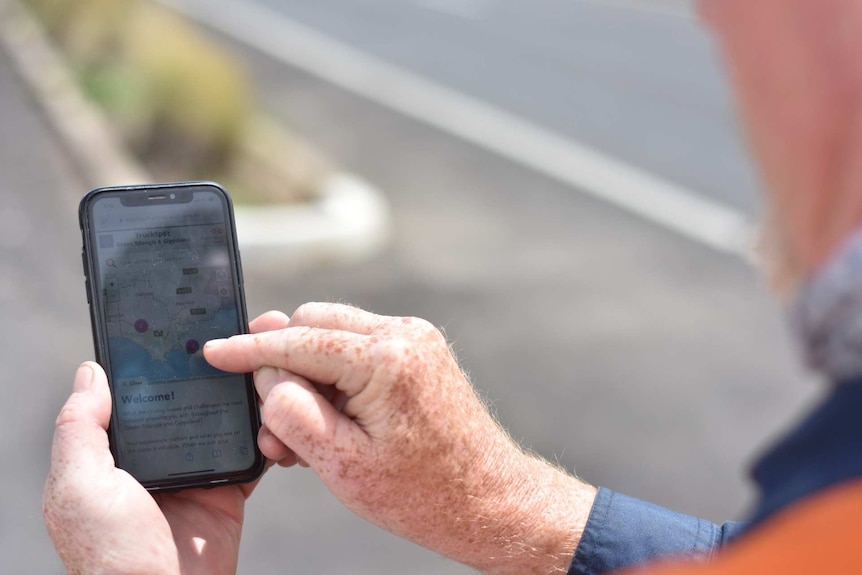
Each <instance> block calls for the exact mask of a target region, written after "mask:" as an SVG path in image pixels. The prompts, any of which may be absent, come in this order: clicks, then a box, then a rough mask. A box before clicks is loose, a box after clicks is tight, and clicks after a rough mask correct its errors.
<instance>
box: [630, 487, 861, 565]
mask: <svg viewBox="0 0 862 575" xmlns="http://www.w3.org/2000/svg"><path fill="white" fill-rule="evenodd" d="M773 573H774V574H776V575H803V574H804V575H821V574H822V575H839V574H851V573H852V574H859V575H862V480H854V481H853V482H849V483H844V484H841V485H838V486H836V487H833V488H831V489H828V490H826V491H824V492H821V493H818V494H815V495H811V496H809V497H806V498H805V499H803V500H802V501H800V502H798V503H796V504H794V505H792V506H790V507H788V508H787V509H785V510H783V511H781V512H779V513H777V514H776V515H775V516H773V517H772V518H770V519H769V520H767V521H766V522H764V523H763V524H761V525H759V526H758V527H757V528H755V529H753V530H752V531H751V532H750V533H748V534H746V535H744V536H743V537H740V539H738V540H737V541H735V542H734V543H732V544H730V545H728V546H727V547H726V548H724V549H723V550H721V551H720V552H718V553H717V555H716V556H715V557H714V558H713V559H711V560H709V561H701V562H677V563H657V564H651V565H646V566H640V567H638V568H636V569H631V570H626V571H624V575H635V574H637V575H739V574H753V575H769V574H773ZM621 575H622V574H621Z"/></svg>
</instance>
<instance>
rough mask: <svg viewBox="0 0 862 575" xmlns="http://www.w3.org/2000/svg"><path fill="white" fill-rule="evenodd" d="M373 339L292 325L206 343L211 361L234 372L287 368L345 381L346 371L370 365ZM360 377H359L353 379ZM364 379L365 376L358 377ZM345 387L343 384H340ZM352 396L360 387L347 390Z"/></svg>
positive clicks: (322, 380) (320, 378)
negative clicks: (368, 358)
mask: <svg viewBox="0 0 862 575" xmlns="http://www.w3.org/2000/svg"><path fill="white" fill-rule="evenodd" d="M372 343H373V342H372V341H371V338H369V337H368V336H365V335H361V334H357V333H351V332H346V331H339V330H329V329H320V328H312V327H289V328H285V329H282V330H278V331H269V332H263V333H258V334H251V335H236V336H233V337H231V338H229V339H220V340H212V341H209V342H207V344H206V345H205V346H204V355H205V357H206V359H207V361H208V362H210V364H212V365H213V366H214V367H217V368H219V369H223V370H225V371H232V372H249V371H257V370H259V369H261V368H262V367H266V366H269V367H277V368H281V369H285V370H287V371H290V372H292V373H295V374H297V375H300V376H302V377H305V378H306V379H308V380H311V381H312V382H314V383H321V384H327V385H336V384H339V383H342V384H344V385H347V386H348V387H350V386H349V382H348V383H345V382H344V381H343V380H344V379H345V377H344V376H345V374H347V373H354V372H356V371H357V369H358V371H361V372H364V371H366V370H367V369H368V368H367V366H366V364H367V361H366V360H365V355H366V352H367V349H368V346H369V345H371V344H372ZM351 379H357V378H351ZM358 379H360V380H362V379H363V378H358ZM339 387H340V388H341V387H342V385H339ZM344 391H345V392H347V393H348V394H350V395H352V393H351V392H356V391H358V390H356V389H353V390H351V389H344Z"/></svg>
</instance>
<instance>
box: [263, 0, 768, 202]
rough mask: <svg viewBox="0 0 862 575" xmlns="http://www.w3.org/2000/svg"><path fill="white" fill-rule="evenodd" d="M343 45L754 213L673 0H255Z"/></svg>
mask: <svg viewBox="0 0 862 575" xmlns="http://www.w3.org/2000/svg"><path fill="white" fill-rule="evenodd" d="M258 1H259V2H260V3H261V4H263V5H265V6H268V7H269V8H271V9H272V10H273V11H274V12H276V13H281V14H284V15H286V16H288V17H289V18H291V19H292V20H295V21H297V22H300V23H303V24H305V25H308V26H310V27H311V28H313V29H314V30H317V31H320V32H322V33H324V34H325V35H327V36H329V37H331V38H334V39H337V40H339V41H342V42H345V43H347V44H349V45H350V46H352V47H354V48H356V49H357V50H359V51H361V52H363V53H366V54H370V55H373V56H375V57H377V58H380V59H382V60H383V61H385V62H387V63H390V64H394V65H396V66H398V67H401V68H403V69H406V70H409V71H411V72H413V73H417V74H419V75H421V76H422V77H424V78H427V79H430V80H432V81H434V82H437V83H439V84H442V85H444V86H447V87H449V88H452V89H455V90H457V91H458V92H461V93H464V94H467V95H470V96H473V97H476V98H478V99H480V100H482V101H484V102H488V103H490V104H493V105H494V106H497V107H500V108H502V109H504V110H506V111H509V112H511V113H513V114H515V115H517V116H519V117H522V118H525V119H527V120H529V121H531V122H534V123H536V124H538V125H540V126H542V127H544V128H546V129H549V130H551V131H553V132H555V133H559V134H561V135H563V136H565V137H567V138H571V139H574V140H577V141H579V142H584V143H586V144H588V145H590V146H592V147H595V148H596V149H598V150H600V151H603V152H606V153H608V154H610V155H611V156H613V157H615V158H618V159H621V160H624V161H626V162H629V163H631V164H633V165H636V166H638V167H641V168H643V169H646V170H648V171H650V172H652V173H655V174H657V175H660V176H662V177H665V178H668V179H670V180H672V181H674V182H677V183H680V184H683V185H684V186H686V187H688V188H690V189H691V190H692V191H694V192H695V193H699V194H704V195H706V196H708V197H711V198H714V199H716V200H718V201H721V202H723V203H726V204H728V205H730V206H733V207H736V208H739V209H741V210H744V211H746V212H748V213H754V211H755V209H756V205H757V204H756V202H755V201H754V200H753V198H754V194H753V192H754V190H755V178H754V176H753V171H752V169H751V166H750V164H749V163H748V162H747V160H746V157H745V154H744V152H743V150H742V147H741V146H740V143H739V138H738V135H737V131H736V123H735V121H734V117H733V109H732V104H731V101H730V97H729V94H728V90H727V87H726V84H725V82H724V77H723V74H722V70H721V67H720V64H719V62H718V59H717V57H716V54H715V51H714V49H713V45H712V43H711V40H710V38H709V35H708V34H707V33H705V31H704V30H703V28H702V27H701V26H700V25H699V24H698V23H697V22H696V20H695V19H694V17H693V14H692V10H691V8H690V7H689V6H688V4H690V2H688V1H686V0H682V1H680V0H671V1H667V0H613V1H608V0H589V1H585V0H536V1H533V2H529V3H525V2H520V1H518V0H411V1H407V2H405V1H399V0H376V1H374V2H352V1H351V0H321V1H318V2H303V1H302V0H286V1H282V0H258Z"/></svg>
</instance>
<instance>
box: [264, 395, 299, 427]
mask: <svg viewBox="0 0 862 575" xmlns="http://www.w3.org/2000/svg"><path fill="white" fill-rule="evenodd" d="M297 403H298V401H297V398H296V396H295V395H293V394H290V393H288V388H287V386H286V385H284V384H282V385H277V386H275V387H274V388H273V389H272V391H270V392H269V395H268V396H267V398H266V401H265V402H264V404H263V407H262V408H261V419H262V420H263V423H264V425H266V427H268V428H269V430H270V431H271V432H272V434H273V435H275V436H276V437H277V438H278V439H282V438H283V437H285V436H287V435H288V434H289V430H290V427H291V425H290V422H291V421H292V419H293V414H294V413H295V411H296V409H297V407H298V406H297Z"/></svg>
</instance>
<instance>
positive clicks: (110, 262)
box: [105, 258, 117, 268]
mask: <svg viewBox="0 0 862 575" xmlns="http://www.w3.org/2000/svg"><path fill="white" fill-rule="evenodd" d="M105 265H106V266H108V267H109V268H115V267H117V264H116V263H114V260H113V258H108V260H107V261H106V262H105Z"/></svg>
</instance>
